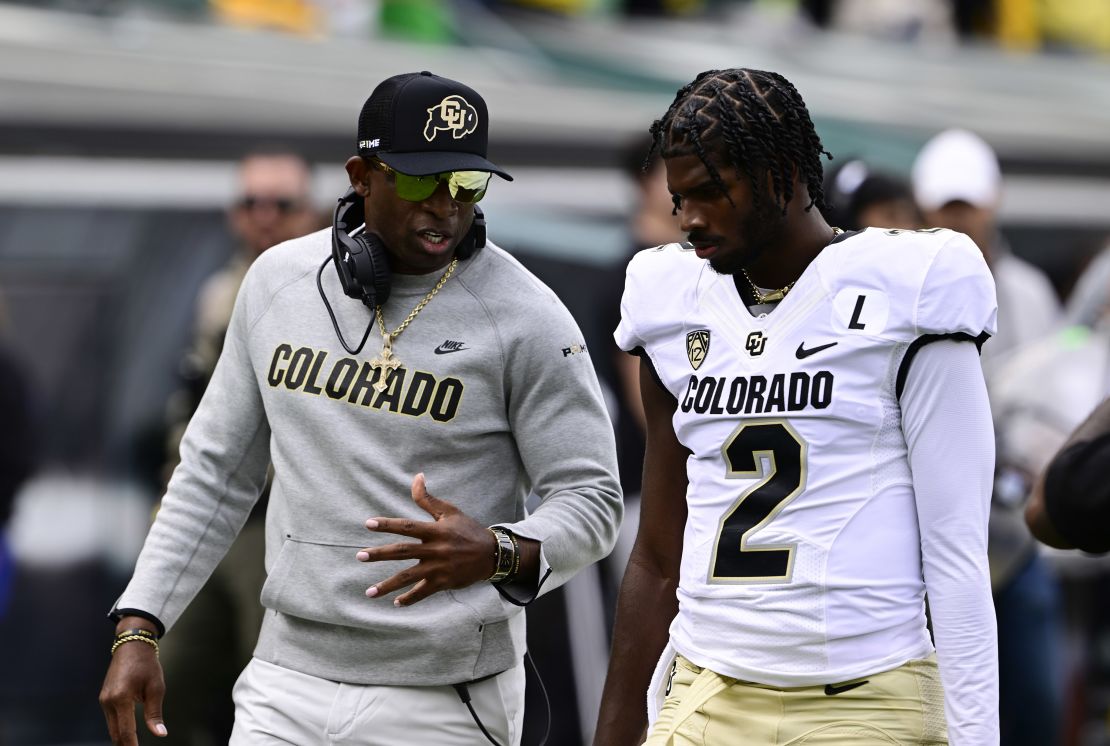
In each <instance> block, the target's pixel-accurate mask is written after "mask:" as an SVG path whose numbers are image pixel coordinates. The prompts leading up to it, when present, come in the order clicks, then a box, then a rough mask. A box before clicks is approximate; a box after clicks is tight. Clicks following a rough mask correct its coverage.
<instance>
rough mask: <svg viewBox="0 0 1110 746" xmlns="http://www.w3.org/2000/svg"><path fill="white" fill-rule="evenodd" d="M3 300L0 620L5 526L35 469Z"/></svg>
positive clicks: (6, 572)
mask: <svg viewBox="0 0 1110 746" xmlns="http://www.w3.org/2000/svg"><path fill="white" fill-rule="evenodd" d="M2 301H3V299H2V298H0V413H2V417H0V619H2V618H3V617H4V615H5V612H6V611H7V606H8V600H9V597H10V594H11V588H12V581H13V579H14V577H15V566H14V561H13V559H12V554H11V550H10V549H9V547H8V541H7V534H6V531H5V527H6V526H7V525H8V519H9V518H11V515H12V508H13V506H14V505H15V496H16V494H17V493H18V491H19V488H20V486H21V485H22V484H23V482H25V481H26V480H27V478H28V477H29V476H31V472H32V470H33V469H34V466H35V446H34V444H35V438H34V437H33V436H34V433H33V431H32V424H31V423H32V417H31V389H30V382H29V381H28V379H27V376H26V374H25V373H24V371H23V368H22V366H21V365H20V364H19V362H18V361H17V360H16V359H15V357H14V355H12V353H11V352H10V351H9V350H8V348H7V344H6V341H5V334H4V333H5V329H6V326H7V321H6V317H5V315H4V308H3V305H2Z"/></svg>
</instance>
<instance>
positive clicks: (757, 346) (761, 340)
mask: <svg viewBox="0 0 1110 746" xmlns="http://www.w3.org/2000/svg"><path fill="white" fill-rule="evenodd" d="M766 346H767V338H766V337H764V336H763V332H752V333H751V334H749V335H748V339H747V341H746V342H744V349H745V350H747V351H748V354H749V355H751V356H752V357H759V356H760V355H762V354H763V348H765V347H766Z"/></svg>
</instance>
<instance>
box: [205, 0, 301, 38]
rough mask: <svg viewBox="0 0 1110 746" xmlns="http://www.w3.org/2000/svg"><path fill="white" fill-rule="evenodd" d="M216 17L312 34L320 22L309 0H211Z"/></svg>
mask: <svg viewBox="0 0 1110 746" xmlns="http://www.w3.org/2000/svg"><path fill="white" fill-rule="evenodd" d="M210 3H211V6H212V11H213V12H214V13H215V16H216V18H217V19H219V20H220V21H222V22H223V23H227V24H230V25H233V26H250V27H261V28H271V29H276V30H279V31H291V32H293V33H299V34H310V33H314V32H316V31H318V30H319V29H320V25H321V19H320V13H319V9H318V8H317V7H316V4H315V3H313V2H311V1H310V0H210Z"/></svg>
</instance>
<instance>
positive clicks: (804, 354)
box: [794, 342, 839, 360]
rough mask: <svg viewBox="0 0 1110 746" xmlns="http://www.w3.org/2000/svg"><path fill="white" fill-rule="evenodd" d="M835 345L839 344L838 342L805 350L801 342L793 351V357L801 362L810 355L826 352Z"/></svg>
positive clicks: (804, 345)
mask: <svg viewBox="0 0 1110 746" xmlns="http://www.w3.org/2000/svg"><path fill="white" fill-rule="evenodd" d="M836 344H839V343H838V342H829V343H828V344H825V345H817V346H816V347H810V348H809V349H808V350H807V349H806V343H805V342H801V343H800V344H799V345H798V349H797V350H795V351H794V355H795V357H797V358H798V359H799V360H803V359H805V358H807V357H809V356H810V355H816V354H817V353H818V352H820V351H821V350H827V349H829V348H830V347H832V346H834V345H836Z"/></svg>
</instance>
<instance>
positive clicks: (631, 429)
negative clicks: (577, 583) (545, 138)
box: [598, 134, 685, 612]
mask: <svg viewBox="0 0 1110 746" xmlns="http://www.w3.org/2000/svg"><path fill="white" fill-rule="evenodd" d="M650 148H651V139H650V138H649V137H648V136H647V135H646V134H645V135H644V136H643V137H639V138H636V139H635V140H634V141H633V142H631V143H629V144H628V145H626V146H625V149H624V151H623V153H622V155H621V166H622V170H623V171H624V173H625V174H626V175H627V176H628V178H629V180H630V181H631V182H632V183H633V184H634V185H635V191H634V193H633V200H634V201H633V203H632V205H631V210H630V213H629V218H628V239H627V241H628V243H627V247H626V253H625V255H624V257H623V258H622V259H621V260H620V261H618V262H617V263H616V264H614V265H613V266H612V267H611V268H610V269H609V270H608V273H607V275H608V277H609V279H608V281H607V282H606V283H605V285H604V286H603V292H604V293H606V297H605V299H604V300H603V302H602V304H601V306H600V308H601V324H602V327H603V329H602V333H603V335H604V336H603V338H604V339H605V342H606V344H607V345H608V348H609V355H608V359H609V361H611V366H609V367H606V368H605V369H604V370H603V369H602V366H600V365H599V366H598V367H599V369H598V375H599V376H600V377H601V378H602V380H603V381H605V383H607V384H608V385H609V387H610V388H611V389H612V390H613V391H614V392H615V393H616V395H617V404H618V406H617V413H616V417H615V418H614V427H615V428H616V431H617V459H618V464H619V467H620V476H621V486H622V487H623V488H624V500H625V513H624V523H623V524H622V525H621V532H620V536H619V537H618V539H617V545H616V548H614V550H613V552H612V554H610V555H609V558H608V560H606V563H607V566H608V567H609V568H610V569H611V571H610V577H609V578H608V579H607V587H606V591H607V592H609V593H610V594H611V595H610V596H609V601H611V602H612V603H611V604H610V609H609V610H610V612H611V610H612V607H613V606H615V603H616V593H617V590H618V588H619V586H620V579H621V576H622V575H623V573H624V565H625V563H626V562H627V561H628V555H629V553H630V552H631V551H632V542H633V541H634V540H635V538H636V526H637V520H636V517H637V515H638V512H639V499H640V480H641V476H642V471H643V466H644V424H645V423H644V405H643V403H642V402H641V401H640V364H639V358H637V357H635V356H633V355H629V354H628V353H626V352H624V351H623V350H621V349H620V348H618V347H617V345H616V343H615V342H614V341H613V331H614V330H615V329H616V328H617V324H618V323H619V322H620V306H621V295H622V294H623V292H624V272H625V268H626V266H627V265H628V261H629V260H630V259H631V258H632V256H633V255H634V254H635V253H636V252H637V251H640V250H642V249H647V248H650V247H652V246H659V245H661V244H666V243H672V242H675V241H683V240H685V235H684V234H683V233H682V229H681V228H680V227H679V219H678V217H677V216H676V215H675V214H674V209H675V206H674V201H673V199H672V198H671V193H670V191H669V190H668V189H667V170H666V168H664V166H663V160H662V159H661V158H659V157H658V155H656V154H652V157H651V159H650V160H649V161H647V162H646V163H645V158H646V157H647V154H648V152H649V150H650ZM598 357H599V358H600V357H601V356H600V355H599V356H598Z"/></svg>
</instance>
